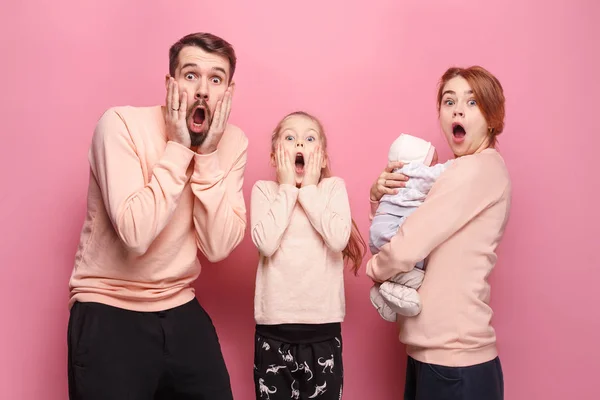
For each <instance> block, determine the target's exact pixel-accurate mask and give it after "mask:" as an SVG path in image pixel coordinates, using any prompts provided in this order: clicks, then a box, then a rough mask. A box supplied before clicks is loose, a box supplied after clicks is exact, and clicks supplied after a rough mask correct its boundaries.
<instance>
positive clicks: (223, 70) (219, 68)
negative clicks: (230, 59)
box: [212, 67, 227, 75]
mask: <svg viewBox="0 0 600 400" xmlns="http://www.w3.org/2000/svg"><path fill="white" fill-rule="evenodd" d="M212 69H213V71H219V72H222V73H223V75H227V71H225V68H221V67H212Z"/></svg>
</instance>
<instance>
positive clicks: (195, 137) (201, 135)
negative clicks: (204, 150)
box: [185, 100, 212, 147]
mask: <svg viewBox="0 0 600 400" xmlns="http://www.w3.org/2000/svg"><path fill="white" fill-rule="evenodd" d="M198 107H201V108H200V109H198ZM197 109H198V111H196V110H197ZM196 112H198V115H197V118H198V117H199V116H200V115H202V117H203V118H201V119H202V129H201V131H199V132H197V131H195V130H193V127H194V114H195V113H196ZM185 121H186V125H187V128H188V132H189V134H190V139H191V141H192V147H198V146H201V145H202V143H204V141H205V140H206V137H207V136H208V130H209V129H210V124H211V122H212V114H211V112H210V109H209V108H208V104H206V102H205V101H204V100H197V101H196V102H195V103H194V104H192V106H191V107H189V108H188V110H187V113H186V116H185Z"/></svg>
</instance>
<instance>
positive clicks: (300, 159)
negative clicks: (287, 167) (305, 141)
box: [294, 153, 304, 175]
mask: <svg viewBox="0 0 600 400" xmlns="http://www.w3.org/2000/svg"><path fill="white" fill-rule="evenodd" d="M294 164H295V165H296V173H297V174H299V175H300V174H302V173H303V172H304V155H303V154H302V153H296V160H295V162H294Z"/></svg>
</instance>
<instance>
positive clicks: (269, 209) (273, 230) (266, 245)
mask: <svg viewBox="0 0 600 400" xmlns="http://www.w3.org/2000/svg"><path fill="white" fill-rule="evenodd" d="M297 199H298V188H296V187H295V186H292V185H278V187H277V191H276V194H275V196H274V198H273V196H272V195H270V193H269V188H268V186H267V182H264V181H259V182H256V184H255V185H254V187H253V188H252V195H251V199H250V225H251V229H252V233H251V235H252V241H253V242H254V244H255V245H256V247H257V248H258V251H260V253H261V254H262V255H264V256H265V257H271V256H272V255H273V254H274V253H275V252H276V251H277V249H278V248H279V244H280V243H281V238H282V237H283V234H284V232H285V230H286V229H287V227H288V225H289V224H290V220H291V217H292V212H293V211H294V207H295V206H296V201H297Z"/></svg>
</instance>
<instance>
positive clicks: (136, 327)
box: [68, 299, 233, 400]
mask: <svg viewBox="0 0 600 400" xmlns="http://www.w3.org/2000/svg"><path fill="white" fill-rule="evenodd" d="M68 348H69V360H68V373H69V398H70V399H71V400H109V399H110V400H125V399H127V400H163V399H165V400H166V399H171V400H184V399H186V400H187V399H190V400H191V399H198V400H209V399H210V400H221V399H223V400H232V399H233V395H232V393H231V386H230V380H229V373H228V372H227V368H226V366H225V361H224V360H223V355H222V353H221V346H220V344H219V340H218V338H217V333H216V331H215V328H214V326H213V323H212V321H211V319H210V317H209V316H208V314H207V313H206V312H205V311H204V309H203V308H202V307H201V306H200V304H199V303H198V301H197V300H196V299H194V300H192V301H190V302H189V303H187V304H184V305H182V306H179V307H176V308H173V309H170V310H165V311H159V312H136V311H128V310H124V309H120V308H115V307H111V306H107V305H104V304H99V303H75V304H74V305H73V307H72V308H71V316H70V318H69V330H68Z"/></svg>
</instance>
